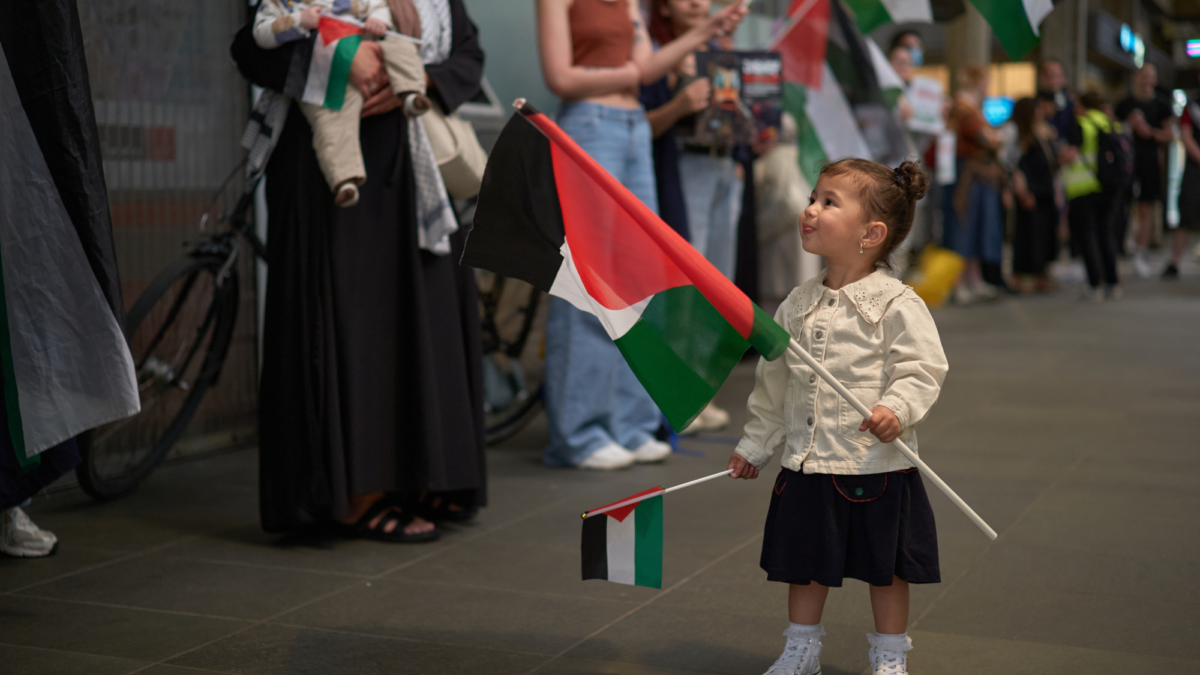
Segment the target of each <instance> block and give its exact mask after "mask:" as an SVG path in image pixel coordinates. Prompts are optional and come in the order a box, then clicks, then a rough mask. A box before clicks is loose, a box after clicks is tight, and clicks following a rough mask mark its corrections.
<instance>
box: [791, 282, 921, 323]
mask: <svg viewBox="0 0 1200 675" xmlns="http://www.w3.org/2000/svg"><path fill="white" fill-rule="evenodd" d="M907 289H908V286H905V285H904V284H903V283H902V282H900V281H898V280H896V279H894V278H892V277H891V276H890V275H889V274H888V273H887V272H886V271H884V270H875V271H874V272H872V273H870V274H868V275H867V276H866V277H863V278H862V279H859V280H858V281H856V282H854V283H852V284H847V285H845V286H843V287H842V288H841V289H839V290H838V291H837V293H838V294H840V295H841V296H842V298H844V299H845V300H846V301H848V302H849V303H850V304H851V305H852V306H853V307H854V309H856V310H857V311H858V313H859V314H860V315H861V316H862V318H864V319H866V320H867V323H869V324H872V325H874V324H877V323H879V320H880V319H882V318H883V313H884V312H886V311H887V307H888V303H890V302H891V301H892V300H893V299H895V298H897V297H899V296H900V295H902V294H903V293H904V291H905V290H907ZM828 290H829V288H827V287H826V286H825V273H824V272H822V273H821V274H819V275H817V276H815V277H813V278H811V279H809V280H808V281H806V282H804V283H803V284H802V285H801V286H800V287H799V288H797V289H796V290H795V291H794V293H796V294H797V303H796V311H797V313H796V315H795V316H796V317H797V318H802V317H804V316H807V315H808V313H809V312H811V311H813V309H815V308H816V306H817V304H818V303H819V302H820V300H821V296H823V295H824V294H825V292H826V291H828Z"/></svg>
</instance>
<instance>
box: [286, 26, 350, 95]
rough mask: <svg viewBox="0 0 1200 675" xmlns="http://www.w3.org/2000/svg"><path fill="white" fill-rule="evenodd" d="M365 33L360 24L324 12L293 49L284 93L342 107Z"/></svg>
mask: <svg viewBox="0 0 1200 675" xmlns="http://www.w3.org/2000/svg"><path fill="white" fill-rule="evenodd" d="M362 34H363V29H362V28H360V27H358V26H355V25H353V24H350V23H346V22H345V21H339V20H337V19H333V18H330V17H327V16H322V17H321V22H320V23H319V24H318V26H317V30H316V31H315V32H314V34H313V35H312V36H311V37H309V38H308V39H307V40H306V41H304V42H301V43H298V44H297V46H296V49H294V50H293V51H292V63H291V68H290V69H289V70H288V77H287V81H286V82H285V83H284V87H283V93H284V95H286V96H288V97H290V98H294V99H298V100H300V101H304V102H305V103H313V104H316V105H323V106H325V107H326V108H329V109H330V110H341V109H342V104H343V103H345V98H346V85H347V84H348V83H349V82H350V62H351V61H353V60H354V53H355V52H356V51H358V44H359V42H360V41H361V40H362Z"/></svg>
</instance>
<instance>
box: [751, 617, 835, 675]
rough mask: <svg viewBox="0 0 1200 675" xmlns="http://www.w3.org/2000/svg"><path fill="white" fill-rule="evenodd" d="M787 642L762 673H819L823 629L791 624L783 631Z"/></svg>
mask: <svg viewBox="0 0 1200 675" xmlns="http://www.w3.org/2000/svg"><path fill="white" fill-rule="evenodd" d="M783 634H784V636H786V637H787V644H785V645H784V646H783V653H782V654H780V655H779V658H778V659H776V660H775V663H774V664H772V665H771V667H770V668H767V672H766V673H763V675H821V636H822V635H824V634H825V629H823V628H821V625H820V624H817V625H816V626H801V625H800V624H795V623H794V624H792V625H791V626H789V627H788V629H787V630H785V631H784V632H783Z"/></svg>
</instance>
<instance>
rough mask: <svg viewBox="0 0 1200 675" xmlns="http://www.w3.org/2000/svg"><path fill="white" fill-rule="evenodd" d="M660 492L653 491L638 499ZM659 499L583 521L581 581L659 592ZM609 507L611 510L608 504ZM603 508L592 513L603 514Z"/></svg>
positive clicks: (652, 499)
mask: <svg viewBox="0 0 1200 675" xmlns="http://www.w3.org/2000/svg"><path fill="white" fill-rule="evenodd" d="M656 492H660V493H661V492H663V489H662V488H661V487H656V488H653V489H650V490H646V491H645V492H639V493H637V494H636V495H630V496H629V497H626V498H625V499H622V500H621V501H618V502H613V503H614V504H620V503H621V502H623V501H629V500H630V499H634V498H636V497H641V496H642V495H647V494H653V493H656ZM662 504H663V498H662V495H661V494H660V495H659V496H657V497H650V498H647V499H644V500H642V501H640V502H637V503H635V504H630V505H628V506H622V507H621V508H618V509H612V510H610V511H607V512H605V513H601V514H599V515H594V516H591V517H588V518H584V520H583V543H582V546H581V552H582V554H583V555H582V560H583V578H584V580H587V579H605V580H607V581H612V582H614V583H618V584H629V585H631V586H649V587H650V588H662V560H663V507H662ZM609 506H612V504H610V505H609ZM606 508H609V507H608V506H606V507H601V508H600V509H596V510H597V511H601V510H604V509H606Z"/></svg>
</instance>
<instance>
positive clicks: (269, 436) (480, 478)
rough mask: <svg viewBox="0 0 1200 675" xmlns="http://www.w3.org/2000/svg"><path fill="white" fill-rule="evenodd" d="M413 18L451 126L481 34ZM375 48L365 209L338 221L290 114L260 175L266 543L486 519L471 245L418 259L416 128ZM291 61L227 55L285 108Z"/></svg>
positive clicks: (446, 5) (364, 70)
mask: <svg viewBox="0 0 1200 675" xmlns="http://www.w3.org/2000/svg"><path fill="white" fill-rule="evenodd" d="M415 4H416V7H417V9H419V10H421V11H420V26H421V33H422V36H423V39H424V40H425V41H426V45H431V44H432V45H441V46H440V47H439V49H443V50H444V51H445V52H446V56H445V57H444V59H442V60H435V61H433V62H431V61H430V60H428V58H426V55H425V52H424V49H423V51H422V58H423V60H425V63H426V65H425V73H426V77H427V81H428V95H429V97H430V98H431V99H432V100H433V101H434V102H435V103H436V104H437V105H438V106H440V107H441V108H442V110H443V111H445V112H446V113H450V112H452V111H454V110H455V109H456V108H458V106H459V105H461V104H462V103H463V102H465V101H467V100H468V99H470V98H471V97H472V96H474V95H475V94H476V92H478V90H479V87H480V80H481V78H482V72H483V52H482V50H481V49H480V47H479V43H478V40H477V39H476V28H475V26H474V24H472V23H471V21H470V19H469V18H468V16H467V12H466V9H465V8H464V7H463V4H462V2H461V0H433V1H422V2H418V3H415ZM439 4H440V5H441V6H440V7H439ZM430 6H432V7H433V9H432V10H430ZM370 47H371V45H370V44H369V43H363V45H362V46H360V47H359V51H358V53H357V55H356V56H355V60H354V64H353V65H352V67H351V75H350V79H351V83H352V84H354V85H356V86H359V88H360V89H362V90H363V93H364V97H365V99H366V100H365V103H364V106H363V120H362V124H361V127H360V131H359V134H360V140H361V145H362V150H363V159H364V161H365V164H366V168H367V171H368V173H369V174H370V175H372V176H378V177H379V178H378V180H371V181H369V182H367V183H366V184H365V185H364V186H363V187H362V191H361V194H360V200H359V203H358V205H357V206H356V207H353V208H348V209H343V208H338V207H336V206H335V205H334V202H333V197H332V196H331V195H330V193H329V190H328V189H326V186H325V185H324V178H323V177H322V174H321V171H320V167H319V166H318V164H317V158H316V155H315V153H314V152H313V149H312V131H311V129H310V127H309V125H308V123H307V122H305V119H304V116H303V115H301V114H300V110H299V108H298V107H297V106H295V105H293V106H292V108H291V110H290V111H289V114H288V118H287V122H286V125H285V127H284V129H283V131H282V135H281V138H280V140H279V143H278V145H277V147H276V149H275V152H274V155H273V156H272V157H271V160H270V163H269V164H268V167H267V183H266V186H267V187H266V193H267V206H268V208H269V210H270V224H269V231H268V235H269V237H268V241H269V244H268V245H269V247H270V256H271V257H270V267H269V272H268V274H269V277H268V288H269V289H270V290H269V293H268V295H267V305H266V319H265V327H264V333H263V352H262V353H263V363H262V383H261V389H260V404H259V443H260V460H259V461H260V477H259V485H260V496H259V499H260V511H261V518H262V526H263V529H265V530H267V531H269V532H278V531H284V530H289V529H292V528H295V527H297V526H300V525H303V524H306V523H313V522H341V523H343V524H345V525H346V526H347V529H348V531H350V532H352V533H353V534H355V535H356V536H362V537H367V538H374V539H381V540H385V541H396V542H407V541H424V540H429V539H432V538H436V536H437V530H435V529H434V526H433V525H432V523H430V522H428V521H432V520H436V519H438V518H439V517H445V518H453V519H458V518H461V517H466V516H469V515H470V514H471V513H472V512H473V511H474V510H475V509H477V508H478V507H480V506H483V505H485V504H486V499H487V491H486V474H485V461H484V444H483V418H482V416H483V401H482V375H481V373H482V369H481V365H480V351H481V350H480V338H479V317H478V308H477V303H476V289H475V282H474V277H473V272H472V271H471V270H470V269H469V268H464V267H461V266H459V264H458V260H459V257H460V255H461V253H462V245H463V240H464V237H465V233H464V232H462V231H459V232H457V233H455V234H453V235H452V236H451V237H450V243H451V248H452V250H451V252H450V253H449V255H437V254H435V253H433V252H431V251H429V250H426V249H423V248H421V247H420V245H419V242H418V218H417V213H416V209H415V204H416V196H415V189H416V187H415V186H416V181H417V178H415V177H414V171H413V158H412V153H411V152H410V142H409V131H410V127H409V125H408V122H407V120H406V118H405V117H404V115H403V113H402V111H401V110H400V109H399V108H401V105H402V102H401V99H400V98H399V97H397V96H396V95H395V94H393V93H392V91H391V89H390V87H388V86H387V82H386V73H385V72H384V70H383V68H382V65H381V62H380V59H379V55H378V53H376V52H375V51H374V50H372V49H371V48H370ZM291 49H292V46H291V45H284V46H281V47H279V48H278V49H274V50H271V51H264V50H261V49H259V48H258V46H257V45H256V44H255V43H254V40H253V37H252V36H251V34H250V31H249V29H248V28H244V29H243V30H242V31H240V32H239V33H238V35H237V36H236V38H235V40H234V44H233V49H232V51H233V57H234V60H235V61H236V62H237V64H238V67H239V68H240V69H241V71H242V73H243V74H244V75H245V76H246V77H247V79H249V80H250V81H252V82H254V83H255V84H258V85H260V86H263V87H267V88H270V89H275V90H277V91H278V90H282V88H283V84H284V82H285V80H286V78H287V75H288V69H289V66H290V61H291V57H290V53H289V52H290V50H291ZM418 496H423V497H424V501H423V502H421V503H418V502H417V497H418ZM434 501H436V502H437V504H438V507H439V508H438V509H437V512H436V513H430V512H429V510H428V507H429V506H431V505H432V504H433V502H434ZM418 513H421V514H424V515H425V518H420V517H418V515H417V514H418Z"/></svg>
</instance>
